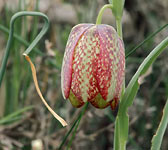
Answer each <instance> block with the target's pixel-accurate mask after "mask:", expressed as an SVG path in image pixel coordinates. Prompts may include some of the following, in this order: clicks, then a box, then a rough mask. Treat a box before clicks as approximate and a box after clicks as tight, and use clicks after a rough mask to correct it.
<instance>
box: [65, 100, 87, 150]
mask: <svg viewBox="0 0 168 150" xmlns="http://www.w3.org/2000/svg"><path fill="white" fill-rule="evenodd" d="M88 104H89V103H88V102H87V103H86V105H85V106H84V107H86V108H87V107H88ZM85 111H86V109H83V110H82V112H81V115H80V118H79V120H78V122H77V124H76V126H75V129H74V132H73V134H72V137H71V139H70V141H69V143H68V146H67V150H69V148H70V147H71V144H72V141H73V139H74V137H75V135H76V132H77V129H78V126H79V124H80V121H81V119H82V116H83V115H84V113H85Z"/></svg>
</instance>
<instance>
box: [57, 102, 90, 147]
mask: <svg viewBox="0 0 168 150" xmlns="http://www.w3.org/2000/svg"><path fill="white" fill-rule="evenodd" d="M88 104H89V102H87V103H86V104H85V106H84V107H83V110H82V111H81V113H80V114H79V116H78V117H77V118H76V120H75V121H74V123H73V124H72V127H71V128H70V129H69V131H68V132H67V134H66V135H65V136H64V138H63V140H62V142H61V144H60V146H59V148H58V150H62V147H63V146H64V144H65V142H66V140H67V138H68V136H69V135H70V134H71V132H72V130H73V128H74V127H75V126H76V124H77V122H79V120H81V118H82V116H83V115H84V112H85V111H86V109H87V107H88ZM77 127H78V125H77ZM76 129H77V128H76ZM75 133H76V132H75Z"/></svg>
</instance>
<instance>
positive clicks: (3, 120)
mask: <svg viewBox="0 0 168 150" xmlns="http://www.w3.org/2000/svg"><path fill="white" fill-rule="evenodd" d="M33 108H34V106H27V107H25V108H22V109H19V110H17V111H15V112H13V113H11V114H9V115H7V116H5V117H3V118H1V119H0V124H4V123H7V122H10V121H11V120H14V119H15V118H17V117H18V116H19V115H21V114H22V113H24V112H26V111H29V110H31V109H33Z"/></svg>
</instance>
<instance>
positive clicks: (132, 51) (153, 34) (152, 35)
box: [125, 24, 168, 58]
mask: <svg viewBox="0 0 168 150" xmlns="http://www.w3.org/2000/svg"><path fill="white" fill-rule="evenodd" d="M167 26H168V24H165V25H164V26H162V27H160V28H159V29H158V30H156V31H155V32H154V33H152V34H150V35H149V36H148V37H147V38H146V39H145V40H144V41H142V42H141V43H140V44H138V45H137V46H136V47H135V48H133V49H132V50H130V51H129V52H128V54H126V56H125V58H128V56H130V55H131V54H132V53H134V52H135V51H136V50H137V49H138V48H140V47H141V46H142V45H144V44H145V43H147V42H148V41H149V40H150V39H151V38H153V37H154V36H155V35H156V34H158V33H159V32H160V31H162V30H163V29H164V28H166V27H167Z"/></svg>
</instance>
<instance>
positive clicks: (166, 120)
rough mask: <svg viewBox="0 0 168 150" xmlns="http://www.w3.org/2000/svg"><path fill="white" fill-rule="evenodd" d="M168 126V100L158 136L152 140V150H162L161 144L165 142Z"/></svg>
mask: <svg viewBox="0 0 168 150" xmlns="http://www.w3.org/2000/svg"><path fill="white" fill-rule="evenodd" d="M167 124H168V99H167V101H166V104H165V107H164V109H163V116H162V119H161V121H160V124H159V127H158V129H157V131H156V134H155V135H154V136H153V138H152V147H151V150H160V147H161V143H162V140H163V135H164V133H165V131H166V128H167Z"/></svg>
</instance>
